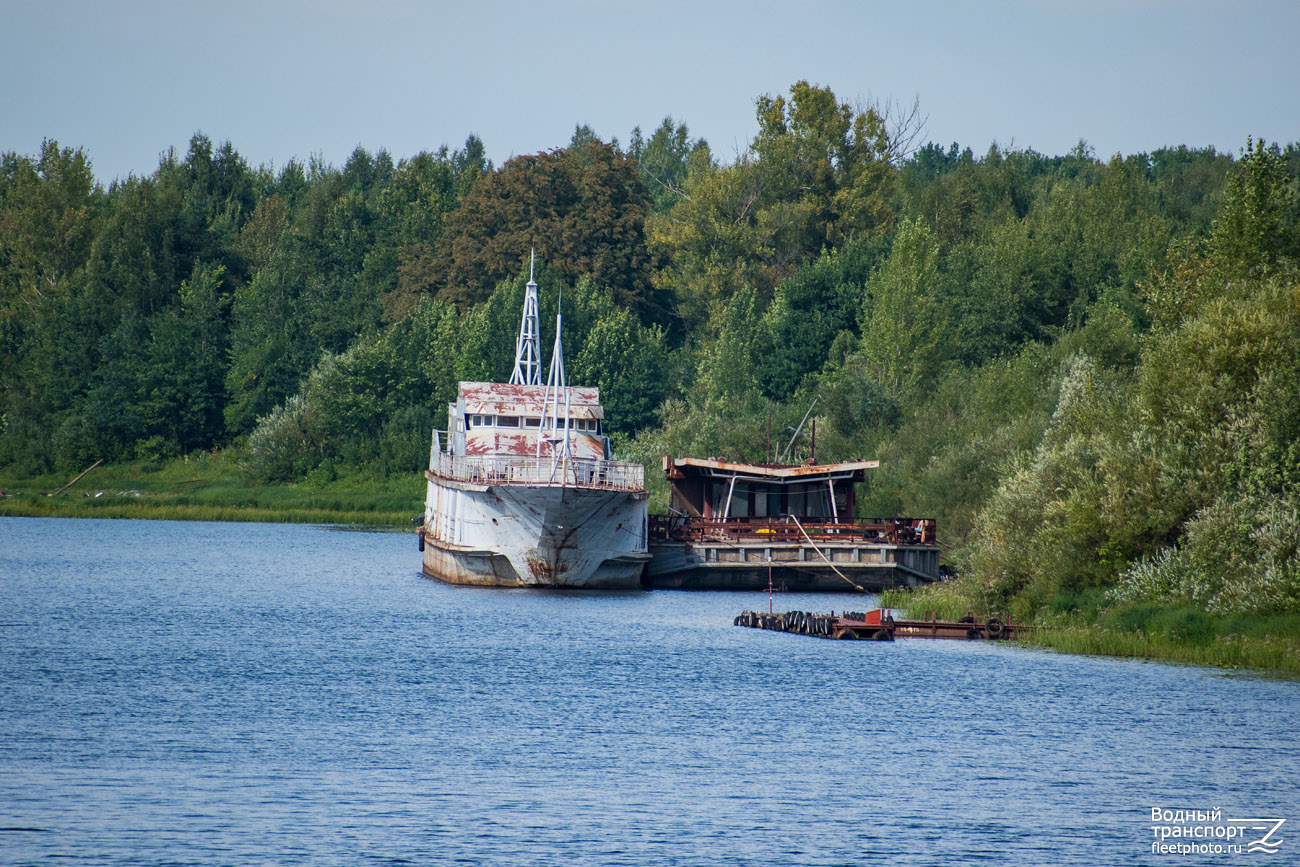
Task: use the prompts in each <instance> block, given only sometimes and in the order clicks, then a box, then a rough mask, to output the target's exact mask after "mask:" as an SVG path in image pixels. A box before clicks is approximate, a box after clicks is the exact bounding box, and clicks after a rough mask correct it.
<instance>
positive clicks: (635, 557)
mask: <svg viewBox="0 0 1300 867" xmlns="http://www.w3.org/2000/svg"><path fill="white" fill-rule="evenodd" d="M537 288H538V287H537V283H536V282H535V281H534V280H533V279H532V276H531V274H530V277H529V281H528V285H527V288H526V293H525V299H524V309H523V315H522V319H521V322H520V327H519V335H518V338H517V339H516V341H515V367H514V372H513V374H512V375H511V378H510V381H509V382H508V383H492V382H462V383H460V386H459V390H458V393H457V396H456V401H455V402H454V403H451V404H449V405H448V425H447V427H448V429H447V430H446V431H434V433H433V443H432V446H431V448H430V453H429V469H428V470H427V471H426V472H425V477H426V479H427V480H428V491H427V494H426V499H425V511H424V517H423V520H422V525H421V527H420V549H421V551H422V552H423V557H424V571H425V573H426V574H428V575H431V576H433V577H435V578H439V579H441V580H443V581H448V582H451V583H455V584H480V585H492V586H536V587H580V588H593V589H625V588H636V587H639V586H640V584H641V576H642V572H643V571H644V568H645V565H646V563H647V561H648V560H649V557H650V555H649V554H648V553H647V514H646V491H645V470H644V468H643V467H642V466H641V465H639V464H630V463H623V462H620V461H614V460H611V454H610V444H609V439H608V438H607V437H605V436H604V435H603V432H602V428H601V425H602V422H603V420H604V410H603V408H602V407H601V404H600V392H599V390H598V389H596V388H585V387H577V386H571V385H568V383H567V382H566V381H565V374H564V352H563V346H562V341H561V334H562V329H563V320H562V317H561V316H560V314H557V315H556V322H555V347H554V349H553V350H552V353H551V364H550V373H549V376H548V378H547V381H546V382H545V383H544V384H543V383H542V381H541V368H542V365H541V353H540V352H539V349H538V344H539V340H538V328H537V315H538V313H537V309H538V305H537Z"/></svg>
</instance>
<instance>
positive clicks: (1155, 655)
mask: <svg viewBox="0 0 1300 867" xmlns="http://www.w3.org/2000/svg"><path fill="white" fill-rule="evenodd" d="M969 590H970V588H969V587H966V586H964V585H963V583H962V582H952V583H951V584H938V585H932V586H930V587H925V588H920V589H918V590H916V591H906V590H895V591H887V592H886V593H884V594H883V595H882V596H881V605H882V606H885V607H890V608H898V609H901V610H903V611H905V612H907V615H908V616H909V617H922V616H924V615H925V614H927V613H928V612H937V613H938V615H939V617H940V618H941V619H954V620H955V619H957V618H958V617H961V616H962V615H964V614H966V613H969V612H974V613H976V614H978V615H981V616H983V615H985V614H986V613H990V612H987V611H986V610H984V608H983V607H982V606H979V605H977V604H973V602H972V596H973V594H970V593H969ZM1014 607H1015V606H1013V609H1014ZM996 613H1002V612H996ZM1012 617H1013V619H1014V620H1015V621H1016V622H1018V623H1025V624H1029V625H1034V626H1038V627H1040V628H1039V629H1037V630H1034V632H1033V633H1032V634H1030V635H1029V636H1028V637H1027V638H1025V639H1024V640H1023V641H1022V643H1023V644H1025V645H1026V646H1031V647H1042V648H1046V649H1049V650H1053V651H1056V652H1058V653H1073V654H1079V655H1084V656H1111V657H1117V658H1125V659H1142V660H1150V661H1154V662H1166V663H1175V664H1182V665H1199V666H1206V667H1211V668H1221V669H1229V670H1243V669H1244V670H1249V671H1254V672H1258V673H1261V674H1270V675H1279V676H1284V677H1288V678H1296V677H1300V615H1286V614H1282V615H1259V614H1230V615H1215V614H1211V613H1210V612H1207V611H1206V610H1205V609H1203V608H1200V607H1198V606H1194V605H1187V604H1175V603H1144V604H1137V605H1108V604H1107V603H1106V601H1105V595H1104V593H1103V592H1102V591H1099V590H1098V591H1090V592H1088V593H1084V594H1079V595H1074V596H1070V597H1063V598H1059V599H1055V600H1051V601H1050V602H1049V603H1048V604H1046V605H1044V606H1042V607H1040V608H1038V609H1035V610H1023V606H1022V610H1020V611H1015V610H1013V612H1012Z"/></svg>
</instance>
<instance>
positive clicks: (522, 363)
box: [510, 250, 542, 385]
mask: <svg viewBox="0 0 1300 867" xmlns="http://www.w3.org/2000/svg"><path fill="white" fill-rule="evenodd" d="M536 259H537V251H536V250H533V252H532V253H531V254H530V255H529V258H528V286H527V287H525V294H524V316H523V319H522V320H521V321H520V323H519V337H518V338H517V339H516V340H515V372H514V373H512V374H510V384H511V385H541V384H542V351H541V347H540V343H539V342H538V338H537V283H536V282H535V281H534V280H533V264H534V263H535V261H536Z"/></svg>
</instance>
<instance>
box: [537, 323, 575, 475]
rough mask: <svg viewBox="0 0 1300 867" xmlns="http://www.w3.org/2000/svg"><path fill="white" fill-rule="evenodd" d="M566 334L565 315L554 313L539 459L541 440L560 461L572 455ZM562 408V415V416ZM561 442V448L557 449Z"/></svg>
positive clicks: (538, 442)
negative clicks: (564, 335) (553, 336)
mask: <svg viewBox="0 0 1300 867" xmlns="http://www.w3.org/2000/svg"><path fill="white" fill-rule="evenodd" d="M563 332H564V315H563V313H561V312H560V311H559V310H558V305H557V310H556V313H555V348H554V349H552V350H551V373H550V375H549V376H548V377H547V378H546V405H545V409H544V410H543V411H542V435H541V437H539V438H538V440H537V450H538V456H539V457H540V456H541V448H542V441H543V440H545V441H547V442H550V443H551V455H552V456H553V457H554V458H555V459H556V461H557V463H558V461H559V460H560V459H561V458H563V459H567V458H569V456H570V449H569V428H570V424H569V417H570V413H571V411H572V407H571V405H570V402H569V388H568V383H567V382H565V378H564V344H563V342H562V340H561V336H562V335H563ZM561 407H563V416H561ZM557 443H559V444H560V447H559V448H558V449H557V448H556V447H555V446H556V444H557Z"/></svg>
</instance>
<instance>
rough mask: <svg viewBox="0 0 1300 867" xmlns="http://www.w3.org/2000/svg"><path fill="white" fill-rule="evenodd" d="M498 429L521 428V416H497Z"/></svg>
mask: <svg viewBox="0 0 1300 867" xmlns="http://www.w3.org/2000/svg"><path fill="white" fill-rule="evenodd" d="M497 427H519V416H517V415H499V416H497Z"/></svg>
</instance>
